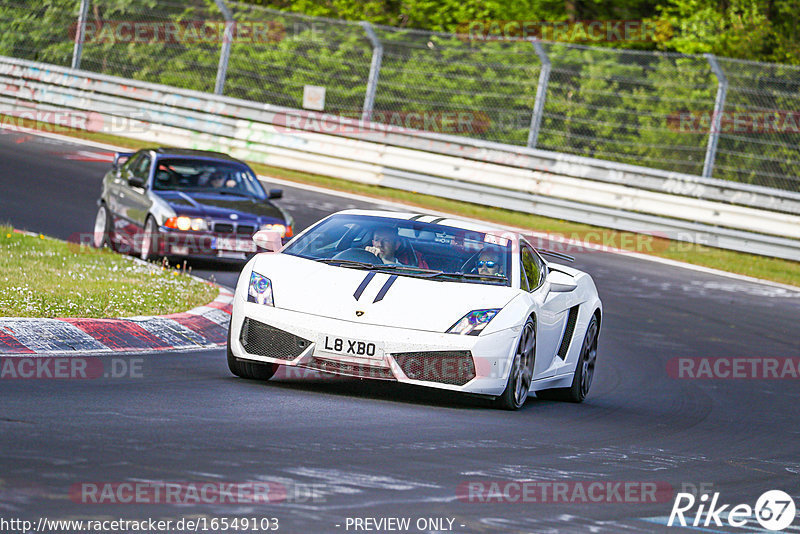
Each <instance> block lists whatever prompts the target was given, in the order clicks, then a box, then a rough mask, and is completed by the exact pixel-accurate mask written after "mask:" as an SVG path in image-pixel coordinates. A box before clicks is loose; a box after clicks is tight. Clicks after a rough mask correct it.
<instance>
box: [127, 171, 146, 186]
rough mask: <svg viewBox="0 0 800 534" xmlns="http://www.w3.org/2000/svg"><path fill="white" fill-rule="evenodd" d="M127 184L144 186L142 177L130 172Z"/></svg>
mask: <svg viewBox="0 0 800 534" xmlns="http://www.w3.org/2000/svg"><path fill="white" fill-rule="evenodd" d="M128 185H129V186H131V187H144V178H142V177H141V176H136V175H134V174H132V175H131V176H130V177H129V178H128Z"/></svg>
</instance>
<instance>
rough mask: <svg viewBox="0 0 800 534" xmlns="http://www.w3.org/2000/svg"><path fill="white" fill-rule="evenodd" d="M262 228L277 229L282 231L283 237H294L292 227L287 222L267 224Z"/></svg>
mask: <svg viewBox="0 0 800 534" xmlns="http://www.w3.org/2000/svg"><path fill="white" fill-rule="evenodd" d="M261 229H262V230H277V231H278V232H280V233H281V237H282V238H283V237H292V235H294V233H293V232H292V227H291V226H287V225H285V224H265V225H263V226H262V227H261Z"/></svg>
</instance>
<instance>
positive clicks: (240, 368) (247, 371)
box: [227, 324, 278, 380]
mask: <svg viewBox="0 0 800 534" xmlns="http://www.w3.org/2000/svg"><path fill="white" fill-rule="evenodd" d="M227 349H228V369H230V371H231V373H233V374H235V375H236V376H238V377H240V378H249V379H252V380H269V379H270V378H272V375H274V374H275V371H277V370H278V364H276V363H261V362H246V361H243V360H237V359H236V357H235V356H234V355H233V351H231V325H230V324H228V344H227Z"/></svg>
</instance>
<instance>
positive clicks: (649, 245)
mask: <svg viewBox="0 0 800 534" xmlns="http://www.w3.org/2000/svg"><path fill="white" fill-rule="evenodd" d="M15 120H17V121H18V120H19V119H15ZM24 125H25V126H27V127H35V128H40V129H44V130H46V131H54V130H53V127H52V126H51V125H47V124H41V123H35V122H33V121H28V123H24ZM56 132H57V130H56ZM57 133H68V134H69V135H71V136H74V137H79V138H81V139H88V140H92V141H97V142H104V143H109V144H113V145H117V146H124V147H129V148H133V149H138V148H144V147H147V146H152V143H147V142H145V141H138V140H134V139H127V138H124V137H118V136H114V135H109V134H103V133H90V132H82V131H69V132H57ZM252 167H253V169H254V170H256V171H257V172H258V173H260V174H264V175H268V176H274V177H276V178H282V179H285V180H291V181H295V182H300V183H306V184H314V185H319V186H322V187H327V188H330V189H335V190H339V191H347V192H352V193H359V194H362V195H366V196H371V197H374V198H380V199H390V200H394V201H397V202H402V203H405V204H409V205H413V206H417V207H419V208H421V209H432V210H437V211H442V212H448V213H453V214H455V215H462V216H466V217H473V218H476V219H483V220H486V221H492V222H498V223H503V224H509V225H513V226H517V227H520V228H528V229H530V230H531V231H536V232H548V233H552V234H555V235H556V236H563V237H568V238H576V239H579V240H581V241H585V242H590V243H596V244H601V245H602V244H605V245H609V246H612V247H615V248H621V249H625V250H630V251H633V252H641V253H644V254H652V255H655V256H659V257H662V258H667V259H672V260H677V261H683V262H686V263H692V264H695V265H702V266H705V267H711V268H714V269H719V270H722V271H728V272H732V273H738V274H743V275H747V276H753V277H757V278H763V279H766V280H772V281H775V282H781V283H784V284H790V285H795V286H800V262H795V261H789V260H782V259H777V258H768V257H764V256H756V255H753V254H745V253H741V252H735V251H730V250H723V249H717V248H713V247H708V246H704V245H697V244H692V243H685V242H679V241H671V240H667V239H660V238H655V237H649V236H637V235H635V234H631V233H629V232H618V231H616V230H608V229H604V228H598V227H594V226H589V225H586V224H580V223H573V222H569V221H562V220H556V219H549V218H546V217H540V216H537V215H530V214H525V213H519V212H514V211H510V210H504V209H499V208H491V207H487V206H481V205H476V204H469V203H466V202H458V201H455V200H450V199H446V198H440V197H434V196H429V195H422V194H418V193H413V192H410V191H401V190H398V189H389V188H386V187H380V186H373V185H366V184H359V183H356V182H350V181H347V180H341V179H338V178H330V177H327V176H320V175H315V174H309V173H305V172H299V171H292V170H289V169H283V168H278V167H270V166H267V165H262V164H258V163H253V164H252ZM566 252H569V250H566Z"/></svg>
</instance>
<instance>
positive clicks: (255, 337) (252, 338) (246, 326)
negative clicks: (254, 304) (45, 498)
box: [239, 317, 311, 360]
mask: <svg viewBox="0 0 800 534" xmlns="http://www.w3.org/2000/svg"><path fill="white" fill-rule="evenodd" d="M239 341H240V342H241V343H242V346H243V347H244V350H245V351H247V352H248V353H249V354H255V355H257V356H269V357H270V358H278V359H281V360H294V359H295V358H297V357H298V356H300V354H301V353H302V352H303V351H304V350H306V349H307V348H308V346H309V345H311V342H310V341H309V340H307V339H303V338H302V337H300V336H296V335H294V334H292V333H290V332H287V331H285V330H281V329H280V328H275V327H274V326H270V325H268V324H264V323H262V322H260V321H256V320H255V319H250V318H249V317H247V318H246V319H245V320H244V323H243V324H242V333H241V334H240V335H239Z"/></svg>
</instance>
